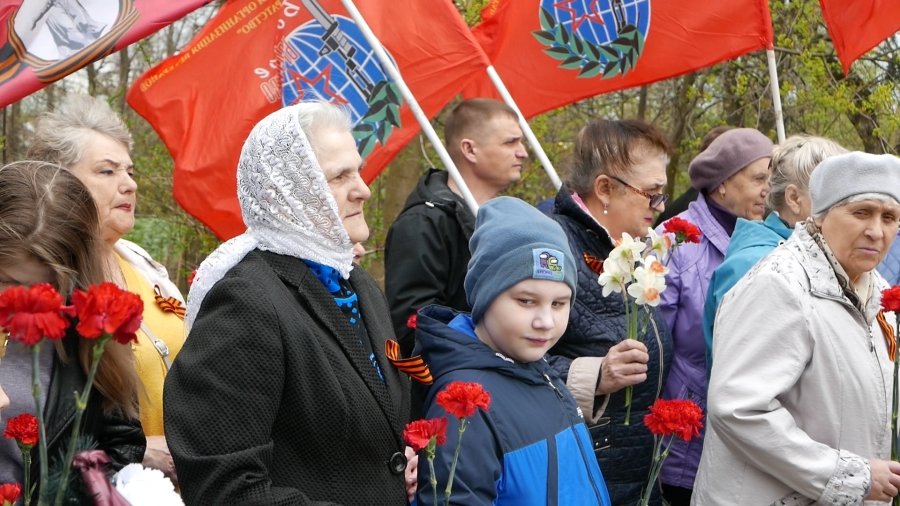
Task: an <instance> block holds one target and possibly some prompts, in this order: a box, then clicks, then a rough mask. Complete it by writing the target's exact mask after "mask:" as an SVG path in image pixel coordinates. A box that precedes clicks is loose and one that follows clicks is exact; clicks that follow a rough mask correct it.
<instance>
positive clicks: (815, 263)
mask: <svg viewBox="0 0 900 506" xmlns="http://www.w3.org/2000/svg"><path fill="white" fill-rule="evenodd" d="M785 244H787V245H790V246H791V249H793V250H794V251H795V252H796V253H797V254H798V255H800V266H801V268H802V269H803V270H804V271H805V272H806V277H807V278H808V279H809V290H810V293H811V294H812V295H814V296H817V297H821V298H827V299H835V300H841V301H843V302H844V303H846V304H848V305H850V306H853V307H856V306H855V305H854V304H853V302H852V301H850V299H848V298H847V296H846V295H844V292H843V290H842V289H841V285H840V283H839V282H838V279H837V274H835V272H834V268H833V267H832V266H831V263H830V262H829V261H828V258H827V257H826V254H825V252H824V251H822V248H820V247H819V245H818V244H816V241H815V240H813V238H812V236H810V235H809V232H807V231H806V228H805V227H804V224H803V222H800V223H798V224H797V226H796V227H795V228H794V233H793V235H792V236H791V238H790V239H788V241H787V242H786V243H785ZM865 281H866V282H868V283H869V284H870V286H869V298H868V299H867V300H864V301H862V305H863V307H864V308H865V311H864V314H863V317H864V318H865V320H866V323H868V324H870V325H871V323H872V322H873V321H874V320H875V316H876V315H877V314H878V311H879V309H880V307H879V306H880V305H881V297H880V287H879V286H877V284H878V282H877V276H873V275H871V274H868V275H867V276H866V280H865Z"/></svg>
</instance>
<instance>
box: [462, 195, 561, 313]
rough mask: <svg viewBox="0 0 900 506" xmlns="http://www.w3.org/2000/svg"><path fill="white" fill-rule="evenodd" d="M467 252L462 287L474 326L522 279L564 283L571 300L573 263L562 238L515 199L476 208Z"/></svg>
mask: <svg viewBox="0 0 900 506" xmlns="http://www.w3.org/2000/svg"><path fill="white" fill-rule="evenodd" d="M469 249H470V250H471V252H472V258H471V259H470V260H469V271H468V272H467V273H466V280H465V283H464V285H465V289H466V300H467V301H468V302H469V305H470V306H471V307H472V321H474V322H475V323H478V322H480V321H481V318H482V317H483V316H484V313H485V311H487V308H488V307H490V305H491V303H493V302H494V299H496V298H497V297H498V296H499V295H500V294H502V293H503V292H505V291H506V290H508V289H509V288H511V287H512V286H513V285H515V284H517V283H519V282H520V281H524V280H526V279H546V280H550V281H559V282H561V283H565V284H567V285H569V288H571V289H572V300H573V301H574V300H575V284H576V279H577V278H576V267H575V259H574V258H573V257H572V251H571V250H570V249H569V239H568V238H567V237H566V233H565V232H563V229H562V227H560V226H559V224H558V223H556V222H555V221H553V220H552V219H550V218H548V217H547V216H546V215H544V213H542V212H540V211H538V210H537V209H535V208H534V207H532V206H530V205H529V204H526V203H525V202H523V201H521V200H519V199H516V198H512V197H497V198H495V199H491V200H489V201H487V202H486V203H485V204H484V205H483V206H481V208H479V209H478V218H477V219H476V222H475V232H474V233H473V234H472V239H471V240H470V241H469Z"/></svg>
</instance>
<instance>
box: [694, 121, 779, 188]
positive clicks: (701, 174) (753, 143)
mask: <svg viewBox="0 0 900 506" xmlns="http://www.w3.org/2000/svg"><path fill="white" fill-rule="evenodd" d="M774 147H775V145H774V144H772V141H770V140H769V138H768V137H766V136H765V135H763V134H762V132H760V131H759V130H757V129H755V128H733V129H731V130H728V131H727V132H725V133H723V134H722V135H720V136H718V137H717V138H716V140H714V141H712V143H711V144H710V145H709V147H708V148H706V149H705V150H704V151H703V152H701V153H700V154H699V155H697V157H696V158H694V159H693V160H692V161H691V165H690V166H689V167H688V173H689V174H690V176H691V186H693V187H694V188H696V189H697V190H700V191H703V192H706V193H709V192H710V191H712V190H715V189H716V188H718V187H719V185H720V184H722V183H724V182H725V180H726V179H728V178H730V177H731V176H733V175H735V174H737V173H738V172H740V170H741V169H743V168H744V167H746V166H748V165H750V164H751V163H753V162H755V161H757V160H759V159H760V158H766V157H771V156H772V149H773V148H774Z"/></svg>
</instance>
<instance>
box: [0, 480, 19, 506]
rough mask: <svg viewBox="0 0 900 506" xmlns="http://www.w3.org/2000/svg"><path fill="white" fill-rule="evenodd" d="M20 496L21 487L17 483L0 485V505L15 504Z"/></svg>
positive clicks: (10, 505)
mask: <svg viewBox="0 0 900 506" xmlns="http://www.w3.org/2000/svg"><path fill="white" fill-rule="evenodd" d="M21 494H22V485H19V484H18V483H4V484H3V485H0V505H2V506H6V505H9V506H12V505H13V504H16V501H18V500H19V495H21Z"/></svg>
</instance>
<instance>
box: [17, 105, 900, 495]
mask: <svg viewBox="0 0 900 506" xmlns="http://www.w3.org/2000/svg"><path fill="white" fill-rule="evenodd" d="M445 140H446V144H447V148H448V151H449V153H450V155H451V158H452V160H453V162H454V164H455V165H456V167H457V168H458V170H459V172H460V175H461V176H462V179H463V180H464V181H465V182H466V184H467V186H468V188H469V189H470V190H471V193H472V195H473V196H474V197H475V200H476V201H477V202H478V205H479V209H478V211H477V213H475V212H473V211H472V209H470V208H469V207H468V205H467V204H466V202H465V201H464V200H463V198H462V197H461V195H460V188H459V187H457V185H456V183H455V182H454V180H453V179H452V178H449V177H448V173H447V172H446V171H444V170H440V169H430V170H429V171H428V172H427V173H426V174H425V175H423V176H422V178H421V180H420V181H419V182H418V185H417V186H416V188H415V189H414V190H413V192H412V194H411V195H410V196H409V199H408V200H407V202H406V205H405V206H404V208H403V210H402V212H401V213H400V215H399V216H398V218H397V219H396V220H395V221H394V223H393V224H392V225H391V227H390V229H389V231H388V234H387V241H386V251H385V270H386V273H385V283H384V292H382V290H381V288H380V287H379V285H378V284H377V283H376V281H375V280H374V279H373V278H372V277H371V276H369V275H368V274H367V273H366V272H365V270H364V269H363V268H362V267H361V266H360V265H359V263H358V261H359V256H360V254H361V252H360V244H361V243H364V242H365V241H366V240H367V239H368V237H369V227H368V225H367V222H366V219H365V214H364V205H365V202H366V201H367V200H368V199H369V197H370V196H371V193H370V190H369V188H368V187H367V185H366V184H365V182H364V181H363V179H362V178H361V176H360V168H361V167H362V164H363V160H362V158H361V157H360V155H359V154H358V152H357V149H356V144H355V141H354V137H353V134H352V124H351V120H350V117H349V115H348V114H347V112H346V111H344V110H343V109H342V108H340V107H337V106H333V105H330V104H327V103H324V102H300V103H298V104H295V105H291V106H288V107H284V108H282V109H280V110H278V111H276V112H274V113H272V114H270V115H269V116H267V117H265V118H264V119H262V120H261V121H260V122H259V123H258V124H257V125H256V126H255V127H254V128H253V130H252V131H251V132H250V134H249V136H248V138H247V139H246V142H245V143H244V146H243V149H242V151H241V155H240V160H239V163H238V166H237V167H236V178H237V188H238V195H237V196H238V199H239V203H240V208H241V211H242V216H243V219H244V222H245V225H246V226H247V229H246V232H244V233H243V234H241V235H239V236H237V237H235V238H233V239H231V240H229V241H227V242H225V243H223V244H222V245H221V246H219V247H218V248H217V249H216V250H215V251H214V252H213V253H212V254H210V255H209V256H208V257H207V258H206V260H204V262H203V263H202V264H201V266H200V267H199V269H198V271H197V274H196V276H195V278H194V281H193V284H192V285H191V288H190V293H189V294H188V297H187V302H186V303H185V298H184V297H183V294H182V293H180V292H179V290H178V288H177V287H176V285H175V284H174V283H172V281H171V280H170V279H169V277H168V275H167V273H166V269H165V268H164V267H163V266H162V265H160V264H159V263H157V262H156V261H154V260H153V258H151V256H150V255H149V254H148V253H147V252H146V251H145V250H144V249H142V248H141V247H140V246H139V245H137V244H134V243H132V242H129V241H127V240H125V239H123V237H124V236H125V235H126V234H127V233H128V232H129V231H131V230H132V228H133V227H134V225H135V207H136V194H137V190H138V185H137V183H136V182H135V177H134V171H135V167H134V164H133V162H132V159H131V149H132V141H131V136H130V134H129V132H128V129H127V128H126V127H125V125H124V124H123V123H122V121H121V119H120V118H119V117H118V116H117V115H116V114H115V113H114V112H113V111H112V110H111V109H110V108H109V107H108V105H107V104H106V103H105V102H103V101H102V100H98V99H95V98H91V97H85V96H71V97H68V98H67V100H66V101H65V102H64V103H63V104H61V105H60V106H59V107H58V108H57V109H56V110H54V111H50V112H47V113H46V114H44V115H43V116H42V117H41V118H40V120H39V121H38V123H37V127H36V128H35V130H34V133H33V135H32V136H31V140H30V148H29V151H28V156H27V160H26V161H20V162H14V163H11V164H9V165H6V166H4V167H2V168H0V288H6V287H9V286H14V285H33V284H35V283H49V284H51V285H52V286H54V287H55V288H56V289H57V290H58V291H59V292H60V293H61V294H62V295H63V296H64V297H66V298H68V297H70V296H71V295H72V293H73V291H74V290H76V289H79V288H80V289H85V288H87V287H88V286H90V285H93V284H96V283H100V282H104V281H108V282H112V283H115V284H116V285H118V286H119V287H121V288H123V289H127V290H129V291H131V292H134V293H136V294H138V295H139V296H140V298H141V300H142V301H143V303H144V310H143V322H142V324H141V326H140V329H139V330H138V332H137V337H138V339H137V342H136V343H133V344H128V345H123V344H118V343H115V342H111V344H110V345H109V346H107V350H106V353H105V354H104V356H103V358H102V360H101V362H100V367H99V371H98V373H97V376H96V378H95V380H94V387H95V388H94V393H93V395H92V396H91V399H90V404H89V405H88V407H87V410H86V415H85V421H84V423H83V427H82V432H83V434H84V435H86V436H89V437H90V438H91V439H92V440H93V442H94V444H95V445H96V447H97V448H99V449H100V450H103V451H104V452H106V453H107V454H108V456H109V457H110V460H111V461H112V469H113V470H118V469H121V468H122V467H123V466H124V465H126V464H128V463H142V464H143V465H144V466H146V467H150V468H154V469H158V470H160V471H162V472H163V473H164V474H165V476H167V477H168V478H169V479H171V480H172V482H173V483H175V484H176V485H177V486H178V487H179V491H180V494H181V497H182V499H183V500H184V502H185V503H186V504H189V505H193V504H211V505H222V504H247V505H255V504H258V505H271V504H284V505H287V504H298V505H299V504H347V505H351V504H352V505H356V504H360V505H369V504H371V505H394V504H397V505H401V504H408V503H415V504H434V503H436V502H444V486H447V490H451V489H452V492H448V494H449V503H450V504H460V505H473V504H510V505H519V504H572V505H604V506H606V505H635V504H641V501H646V503H647V504H653V505H661V504H671V505H674V506H678V505H688V504H694V505H731V504H742V505H743V504H760V505H770V504H778V505H806V504H834V505H851V504H863V503H868V502H869V501H874V502H879V501H880V502H886V501H890V500H891V499H892V498H893V497H895V496H897V494H898V490H900V462H897V461H893V460H891V458H892V457H891V447H892V443H895V442H896V439H897V434H895V433H892V432H891V427H892V426H891V418H892V416H891V415H892V412H893V411H894V410H896V406H894V404H893V403H894V401H893V398H894V392H893V389H894V388H895V386H896V384H897V377H896V376H895V370H894V359H895V356H896V353H897V336H896V335H894V332H895V330H894V329H896V315H895V314H893V313H892V312H886V311H882V310H881V305H880V302H881V291H882V290H884V289H886V288H888V287H889V286H891V285H896V284H898V283H900V280H898V277H900V251H898V248H897V246H898V245H900V241H895V239H896V238H897V235H898V227H900V159H898V158H897V157H896V156H893V155H873V154H867V153H861V152H848V151H847V150H846V149H844V148H843V147H841V146H839V145H838V144H836V143H835V142H833V141H831V140H829V139H824V138H821V137H813V136H807V135H797V136H793V137H790V138H788V139H787V140H786V141H784V142H782V143H780V144H778V145H775V144H773V142H772V141H771V140H770V139H769V138H768V137H766V135H764V134H763V133H762V132H760V131H758V130H756V129H753V128H728V127H721V128H716V129H714V130H713V131H711V132H710V135H708V136H707V138H706V139H705V140H704V142H703V149H702V150H701V151H700V153H698V154H697V155H696V156H695V157H694V158H693V160H692V161H691V163H690V166H689V175H690V181H691V186H692V188H693V192H694V193H693V194H689V195H687V196H686V197H684V198H683V199H679V201H681V202H684V203H685V206H686V207H685V208H684V209H683V210H682V211H681V212H679V213H678V214H677V217H679V218H682V219H686V220H688V221H689V222H691V223H692V224H694V225H695V226H696V227H697V228H698V229H699V231H700V233H701V236H700V238H699V240H698V241H697V242H696V243H691V244H684V245H681V246H679V247H678V248H675V249H672V250H667V251H665V252H664V256H663V257H661V258H660V259H659V260H660V263H659V264H658V265H660V266H664V267H661V268H662V269H664V272H665V285H666V288H665V289H664V290H662V292H661V293H660V294H657V295H658V301H659V304H658V306H657V305H655V304H649V305H647V306H645V307H644V308H643V311H645V312H646V321H645V324H643V325H642V326H641V327H640V329H639V332H638V333H637V335H636V337H637V338H636V339H629V338H628V335H629V328H630V327H629V326H630V325H631V324H632V323H633V322H632V320H633V315H632V314H629V309H628V308H629V306H628V304H627V303H626V302H627V298H628V297H630V296H631V295H629V294H628V293H627V292H622V291H611V292H610V291H609V290H608V289H606V287H604V286H601V284H600V283H599V282H598V277H600V276H601V275H602V274H603V273H604V269H605V268H606V269H608V268H609V267H608V265H609V264H608V263H605V261H606V260H608V259H609V258H610V256H611V255H612V253H613V251H615V250H616V248H617V247H618V246H620V245H621V244H623V243H625V242H627V241H630V240H631V239H632V238H633V239H636V240H637V241H641V240H643V239H644V238H652V237H658V236H660V235H665V233H666V226H665V225H664V224H660V223H659V221H658V220H659V218H660V216H661V214H662V213H664V212H666V210H667V209H666V204H667V194H666V193H665V191H666V188H667V186H668V184H669V183H670V181H669V180H668V176H667V174H668V173H669V172H668V171H667V167H668V165H669V163H670V156H671V154H672V151H673V147H672V145H671V143H670V141H669V140H668V139H667V138H666V135H665V134H664V133H663V132H661V131H660V130H659V129H658V128H656V127H655V126H653V125H652V124H649V123H646V122H644V121H639V120H612V119H595V120H592V121H590V122H589V123H588V124H587V125H585V126H584V127H583V128H582V129H581V131H580V132H579V133H578V135H577V137H576V138H575V139H574V141H575V142H574V151H573V153H572V157H571V164H570V167H569V170H568V174H567V177H566V180H565V182H564V184H563V186H562V187H561V188H560V189H559V192H558V194H557V195H556V197H555V199H553V200H552V201H551V202H549V203H547V205H546V207H544V208H543V212H542V211H539V210H538V208H536V207H534V206H532V205H530V204H528V203H525V202H523V201H521V200H519V199H515V198H511V197H503V196H499V195H500V194H501V193H502V192H503V191H504V190H506V189H507V188H508V187H510V186H511V185H512V184H514V183H515V182H516V181H517V180H519V179H520V178H521V174H522V170H523V168H524V166H525V162H526V159H527V157H528V152H527V150H526V148H525V146H524V145H523V135H522V132H521V130H520V128H519V126H518V121H517V117H516V113H515V111H513V110H512V109H510V108H509V107H507V106H506V105H504V104H502V103H500V102H497V101H494V100H489V99H470V100H465V101H463V102H461V103H460V104H458V105H457V106H456V107H455V108H454V109H453V110H452V111H451V113H450V115H449V117H448V119H447V122H446V126H445ZM675 203H676V204H677V203H678V201H676V202H675ZM669 211H671V209H669ZM654 227H656V228H655V229H654ZM892 247H893V249H892ZM2 344H3V347H2V348H0V357H2V358H3V361H2V367H0V385H2V389H0V407H3V408H4V410H3V416H4V417H5V418H9V417H14V416H16V415H19V414H21V413H27V412H32V411H33V409H34V400H33V398H32V367H33V366H34V367H36V368H37V369H36V370H37V372H38V376H39V381H40V383H41V385H42V386H43V389H42V391H43V392H44V393H43V395H42V397H41V398H40V399H39V402H40V403H41V405H42V406H43V411H44V414H45V417H46V420H47V424H46V425H47V440H48V443H49V447H50V452H49V455H50V458H51V459H54V458H58V457H57V455H58V454H59V453H60V451H59V449H60V448H63V447H65V446H66V445H67V444H68V439H69V437H71V434H70V432H71V425H72V423H73V415H74V412H75V409H76V408H75V399H74V397H73V396H72V395H71V393H72V391H74V390H81V389H82V388H83V387H84V386H85V383H86V381H87V371H88V370H89V369H90V366H91V360H92V358H91V356H92V355H91V349H92V346H93V341H90V340H87V339H84V338H82V337H80V336H79V335H78V333H77V332H75V330H74V329H72V330H70V332H69V334H68V335H67V336H66V337H65V338H64V339H62V340H60V341H58V342H57V344H55V346H46V347H43V348H41V354H40V357H39V360H37V361H36V362H34V361H33V359H32V356H31V354H30V353H29V351H28V350H26V349H25V348H24V347H20V346H16V345H15V344H10V345H8V346H7V345H6V343H5V342H4V343H2ZM410 364H415V367H416V368H417V369H416V372H415V373H413V372H411V366H410ZM460 383H462V384H463V385H469V386H471V385H472V384H478V385H480V388H481V389H483V390H484V397H480V398H479V401H478V403H477V404H478V406H479V409H474V410H473V411H472V412H471V413H468V414H467V415H466V416H465V417H459V416H449V417H447V416H446V412H447V400H446V397H445V396H446V395H447V392H448V391H450V390H452V389H453V388H455V387H456V386H457V385H459V384H460ZM488 399H489V400H488ZM658 399H677V400H681V399H687V400H690V401H693V402H695V403H696V404H697V405H698V406H699V407H700V408H701V409H702V412H703V414H704V420H703V421H704V425H705V426H704V428H703V431H702V433H701V434H700V436H699V437H696V438H693V439H691V440H690V441H681V440H678V439H675V441H674V443H672V445H671V446H670V447H668V449H667V455H668V458H666V459H665V461H664V462H663V467H662V471H661V472H660V473H659V479H658V481H656V480H652V481H651V480H649V478H650V477H651V476H655V473H654V472H652V471H651V469H652V468H653V467H654V466H655V457H656V456H657V453H656V449H657V443H658V440H659V436H658V435H655V434H654V433H652V432H651V431H650V430H649V429H648V427H647V426H646V425H645V424H644V423H643V420H644V417H645V415H648V414H650V413H651V408H652V406H653V405H654V403H655V402H656V401H657V400H658ZM442 417H446V422H445V423H446V427H444V429H445V432H443V431H442V432H441V435H440V437H438V438H437V439H439V440H440V443H441V445H440V447H439V448H438V449H437V450H436V455H433V458H431V457H429V458H427V459H426V458H425V457H426V454H425V453H421V454H417V453H416V451H415V450H414V449H413V448H412V447H411V446H409V442H410V440H409V435H408V433H405V432H406V431H405V429H406V428H407V424H408V423H409V422H411V421H413V420H416V419H421V418H424V419H428V420H436V419H441V418H442ZM445 438H446V441H444V439H445ZM34 455H35V458H33V459H30V460H29V461H26V460H24V459H23V458H22V454H21V452H20V450H19V448H18V447H17V446H16V444H15V443H14V442H13V441H11V440H7V439H5V440H3V441H2V442H0V483H6V482H19V483H21V482H22V481H23V477H24V476H25V474H26V472H28V474H30V475H31V476H37V472H36V471H32V470H31V469H37V468H38V466H39V465H40V462H39V459H38V458H37V456H38V454H37V451H36V450H35V451H34ZM26 466H28V467H29V469H28V470H26ZM448 482H449V484H448ZM437 484H439V488H440V490H439V491H438V490H437V488H438V486H436V485H437ZM42 485H43V484H41V483H38V487H40V486H42ZM438 492H440V493H438Z"/></svg>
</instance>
